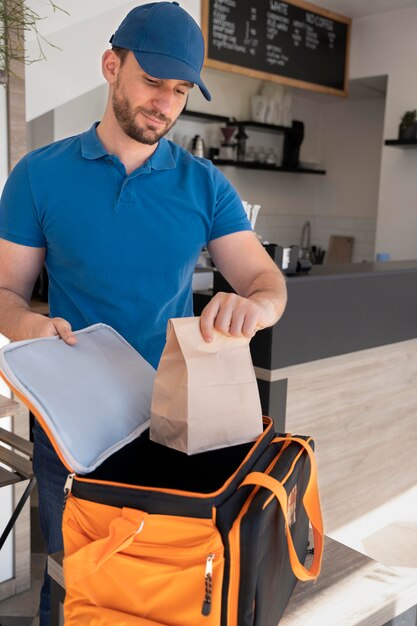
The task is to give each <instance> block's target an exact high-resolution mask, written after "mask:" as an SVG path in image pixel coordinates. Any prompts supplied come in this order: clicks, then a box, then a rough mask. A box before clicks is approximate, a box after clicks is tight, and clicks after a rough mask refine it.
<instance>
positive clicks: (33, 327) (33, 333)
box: [22, 311, 77, 346]
mask: <svg viewBox="0 0 417 626" xmlns="http://www.w3.org/2000/svg"><path fill="white" fill-rule="evenodd" d="M22 323H23V325H24V336H25V337H27V338H28V339H36V338H38V337H60V338H61V339H63V340H64V341H65V343H67V344H68V345H70V346H73V345H75V344H76V343H77V337H76V336H75V335H74V333H73V332H72V328H71V325H70V323H69V322H67V320H64V319H63V318H62V317H52V318H50V317H45V316H44V315H39V314H38V313H33V312H32V311H27V313H25V316H24V318H23V319H22Z"/></svg>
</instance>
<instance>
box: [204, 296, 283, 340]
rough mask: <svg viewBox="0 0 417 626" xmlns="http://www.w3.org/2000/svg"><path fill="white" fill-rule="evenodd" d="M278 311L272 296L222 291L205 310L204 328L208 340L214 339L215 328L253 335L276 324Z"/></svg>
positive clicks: (220, 330) (222, 331)
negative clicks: (243, 294) (240, 294)
mask: <svg viewBox="0 0 417 626" xmlns="http://www.w3.org/2000/svg"><path fill="white" fill-rule="evenodd" d="M275 320H276V311H275V307H274V303H273V302H272V301H271V300H269V299H268V298H265V297H261V296H257V295H253V296H251V297H249V298H243V297H241V296H238V295H237V294H235V293H224V292H221V291H220V292H218V293H216V295H215V296H214V297H213V298H212V299H211V300H210V302H209V303H208V304H207V306H206V307H205V308H204V310H203V311H202V313H201V318H200V330H201V334H202V335H203V338H204V341H206V342H207V343H210V342H211V341H213V334H214V333H213V329H215V330H217V331H219V332H220V333H222V334H223V335H227V336H230V337H242V336H243V337H253V336H254V334H255V333H256V331H257V330H261V329H262V328H266V327H267V326H271V325H272V324H274V322H275Z"/></svg>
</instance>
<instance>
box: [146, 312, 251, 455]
mask: <svg viewBox="0 0 417 626" xmlns="http://www.w3.org/2000/svg"><path fill="white" fill-rule="evenodd" d="M261 432H262V410H261V404H260V400H259V392H258V386H257V384H256V378H255V372H254V370H253V365H252V359H251V355H250V352H249V339H247V338H245V337H239V338H235V337H226V336H225V335H222V334H221V333H219V332H216V331H215V335H214V339H213V342H212V343H206V342H205V341H204V339H203V337H202V335H201V332H200V318H199V317H185V318H179V319H171V320H169V322H168V329H167V343H166V345H165V349H164V352H163V353H162V357H161V361H160V363H159V367H158V370H157V372H156V378H155V383H154V388H153V398H152V408H151V426H150V438H151V439H152V441H156V442H157V443H161V444H163V445H165V446H168V447H170V448H174V449H175V450H180V451H181V452H186V453H187V454H196V453H197V452H205V451H207V450H215V449H216V448H224V447H227V446H233V445H237V444H241V443H246V442H248V441H253V440H254V439H256V438H257V437H258V436H259V435H260V434H261Z"/></svg>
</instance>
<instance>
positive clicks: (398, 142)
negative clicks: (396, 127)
mask: <svg viewBox="0 0 417 626" xmlns="http://www.w3.org/2000/svg"><path fill="white" fill-rule="evenodd" d="M384 143H385V145H386V146H392V147H394V148H408V149H413V148H414V149H417V139H405V140H404V139H387V140H386V141H385V142H384Z"/></svg>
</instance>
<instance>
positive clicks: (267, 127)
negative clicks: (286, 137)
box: [227, 120, 292, 134]
mask: <svg viewBox="0 0 417 626" xmlns="http://www.w3.org/2000/svg"><path fill="white" fill-rule="evenodd" d="M227 125H228V126H244V127H245V128H248V129H251V128H252V129H253V130H260V131H263V132H268V133H270V132H273V133H284V134H285V133H289V132H291V130H292V128H291V126H276V125H275V124H262V123H261V122H253V121H252V120H248V121H243V122H241V121H240V120H239V121H237V120H229V121H228V122H227Z"/></svg>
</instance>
